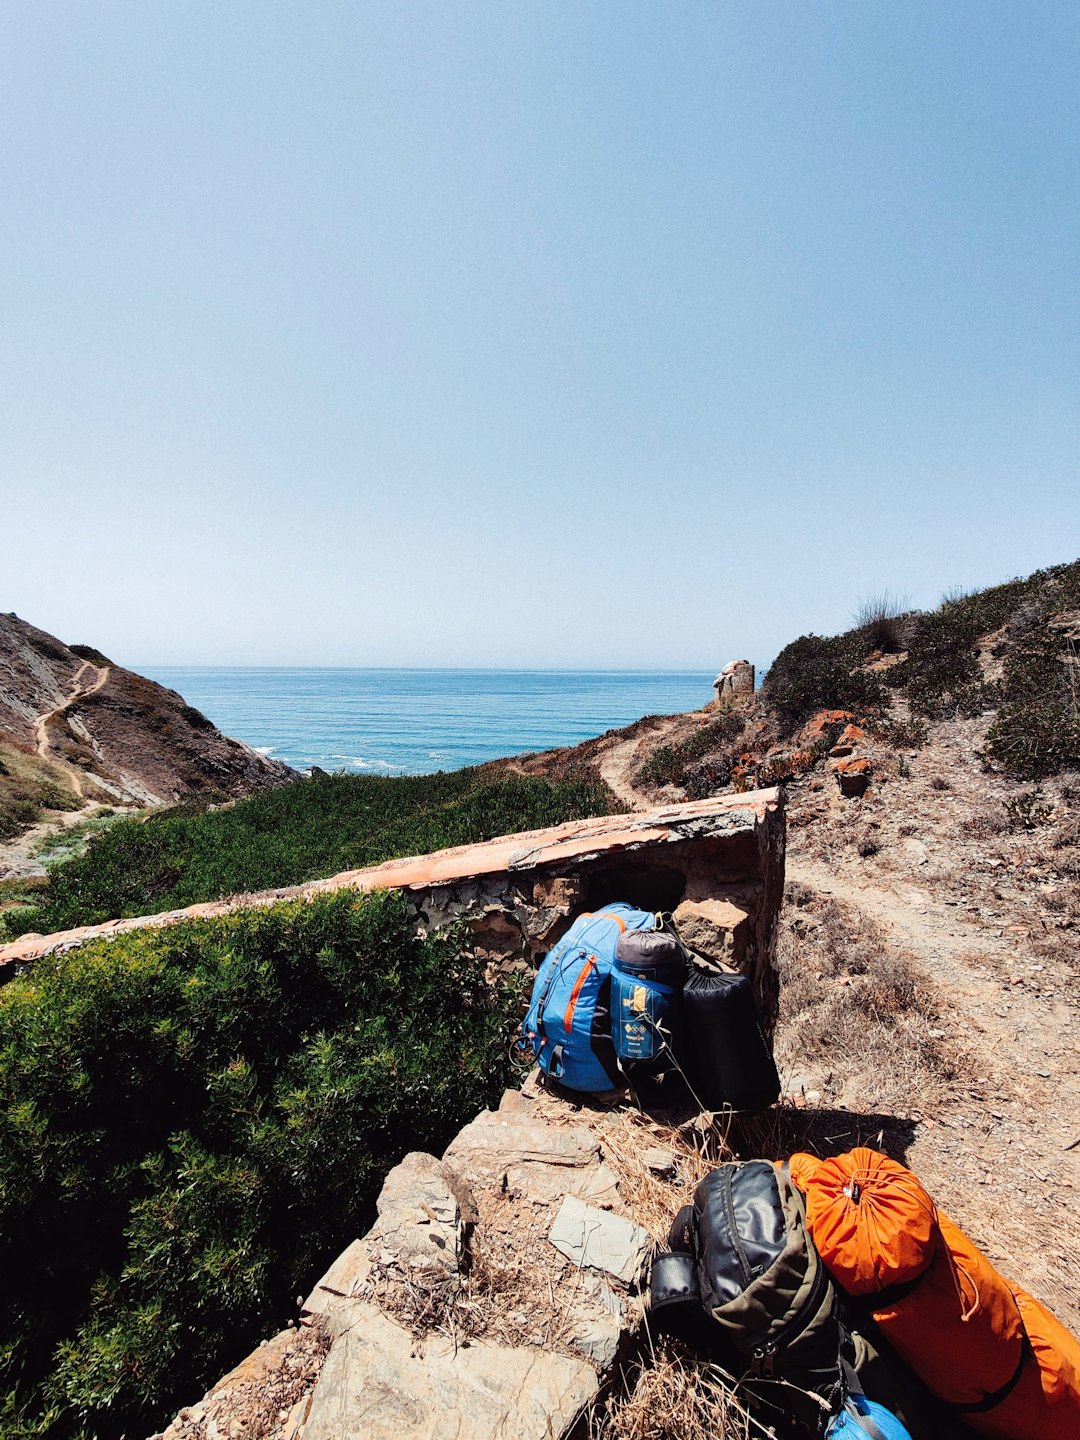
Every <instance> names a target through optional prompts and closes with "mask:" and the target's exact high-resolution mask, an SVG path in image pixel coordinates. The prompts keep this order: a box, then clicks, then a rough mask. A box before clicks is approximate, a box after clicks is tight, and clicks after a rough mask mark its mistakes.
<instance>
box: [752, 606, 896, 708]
mask: <svg viewBox="0 0 1080 1440" xmlns="http://www.w3.org/2000/svg"><path fill="white" fill-rule="evenodd" d="M870 649H871V646H870V644H869V641H868V639H867V637H866V635H865V634H864V632H863V631H862V630H849V631H848V632H847V633H846V634H844V635H836V636H833V637H832V638H827V637H825V636H822V635H802V636H800V637H799V639H798V640H793V641H792V643H791V644H790V645H787V646H785V647H784V649H783V650H781V651H780V654H779V655H778V656H777V657H776V659H775V660H774V661H773V663H772V665H771V666H770V667H769V672H768V674H767V675H766V676H765V680H764V682H763V684H762V692H763V696H764V699H765V703H766V704H767V705H768V706H769V708H770V709H771V710H773V711H774V712H775V713H776V715H777V716H778V718H779V719H780V721H781V722H782V723H783V724H784V725H785V726H787V727H789V728H795V727H796V726H799V725H802V724H805V722H806V721H807V720H809V719H810V717H811V715H813V714H814V712H815V711H816V710H852V711H855V712H856V713H860V714H864V713H865V712H867V711H872V710H874V709H877V708H878V707H880V706H881V705H882V703H883V701H884V699H885V691H884V690H883V688H882V685H881V681H880V680H879V679H878V677H877V676H876V675H874V674H871V673H870V672H868V671H866V670H862V669H860V668H859V667H860V666H861V665H862V663H863V661H864V660H865V659H866V657H867V655H868V654H869V652H870ZM896 668H900V667H899V666H898V667H896Z"/></svg>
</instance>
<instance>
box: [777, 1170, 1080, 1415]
mask: <svg viewBox="0 0 1080 1440" xmlns="http://www.w3.org/2000/svg"><path fill="white" fill-rule="evenodd" d="M791 1176H792V1179H793V1181H794V1182H795V1184H796V1185H797V1186H798V1187H799V1189H800V1190H802V1191H803V1192H804V1194H805V1196H806V1218H807V1226H808V1229H809V1231H810V1234H811V1237H812V1238H813V1241H814V1244H815V1245H816V1246H817V1249H818V1252H819V1253H820V1255H821V1258H822V1259H823V1260H824V1262H825V1265H826V1267H827V1268H828V1269H829V1271H830V1272H831V1273H832V1275H833V1277H834V1279H835V1280H836V1281H837V1283H838V1284H839V1285H840V1287H841V1288H842V1289H843V1290H844V1291H846V1292H847V1293H848V1294H849V1295H852V1296H857V1297H861V1298H862V1300H863V1302H864V1304H865V1305H866V1306H867V1307H868V1308H869V1310H870V1313H871V1314H872V1316H873V1318H874V1320H875V1321H876V1322H877V1325H878V1328H879V1330H880V1332H881V1335H882V1338H883V1339H885V1340H886V1341H887V1342H888V1344H889V1345H891V1346H892V1347H893V1349H894V1350H896V1352H897V1353H898V1354H899V1355H900V1356H901V1357H902V1358H903V1359H904V1360H905V1361H907V1363H908V1364H909V1365H910V1366H911V1368H912V1369H913V1370H914V1371H915V1373H916V1374H917V1375H918V1376H919V1378H920V1379H921V1380H922V1382H923V1383H924V1384H925V1385H926V1387H927V1388H928V1389H929V1390H930V1392H931V1393H932V1394H933V1395H935V1396H936V1397H937V1398H938V1399H939V1400H941V1401H942V1402H944V1404H946V1405H947V1406H948V1407H950V1409H952V1411H953V1413H954V1414H955V1415H956V1416H957V1418H958V1419H962V1420H963V1421H964V1422H965V1423H966V1424H967V1425H969V1426H970V1427H971V1428H972V1429H973V1430H977V1431H978V1432H979V1433H981V1434H984V1435H991V1436H997V1437H1000V1440H1006V1437H1007V1440H1029V1437H1030V1440H1078V1437H1080V1344H1078V1342H1077V1341H1076V1340H1075V1338H1074V1337H1073V1336H1072V1335H1070V1334H1069V1332H1068V1331H1067V1330H1066V1329H1065V1327H1064V1326H1063V1325H1061V1324H1060V1323H1059V1322H1058V1321H1057V1320H1055V1319H1054V1317H1053V1316H1052V1315H1051V1314H1050V1313H1049V1312H1048V1311H1047V1310H1045V1309H1044V1308H1043V1307H1042V1306H1041V1305H1039V1304H1038V1303H1037V1302H1036V1301H1034V1300H1032V1299H1031V1297H1030V1296H1028V1295H1025V1294H1024V1292H1023V1291H1016V1292H1014V1290H1013V1287H1012V1286H1010V1284H1009V1282H1008V1281H1007V1280H1005V1279H1004V1277H1003V1276H1001V1275H1000V1274H999V1273H998V1271H997V1270H996V1269H995V1268H994V1266H993V1265H991V1263H990V1261H989V1260H988V1259H987V1258H986V1256H985V1255H984V1254H983V1253H982V1251H981V1250H980V1249H979V1248H978V1246H977V1245H975V1244H973V1243H972V1241H971V1240H969V1239H968V1237H967V1236H966V1235H965V1234H964V1232H963V1231H962V1230H960V1229H959V1228H958V1227H957V1226H956V1225H954V1224H953V1223H952V1221H951V1220H950V1219H949V1218H948V1216H947V1215H943V1214H942V1213H941V1212H940V1211H939V1210H937V1208H936V1207H935V1205H934V1203H933V1201H932V1200H931V1198H930V1196H929V1195H928V1194H927V1193H926V1191H925V1190H924V1189H923V1187H922V1186H921V1185H920V1184H919V1181H918V1180H917V1179H916V1177H915V1176H914V1175H913V1174H912V1173H911V1171H910V1170H908V1169H907V1168H906V1167H905V1166H903V1165H899V1164H897V1162H896V1161H895V1160H890V1159H889V1158H888V1157H887V1156H885V1155H879V1154H877V1153H876V1152H875V1151H873V1150H868V1149H866V1148H864V1147H860V1148H858V1149H856V1150H851V1151H849V1152H848V1153H847V1154H846V1155H838V1156H836V1157H835V1158H833V1159H831V1160H818V1159H817V1158H816V1157H815V1156H812V1155H805V1154H799V1155H793V1156H792V1158H791Z"/></svg>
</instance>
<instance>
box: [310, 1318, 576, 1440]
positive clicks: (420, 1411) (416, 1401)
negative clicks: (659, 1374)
mask: <svg viewBox="0 0 1080 1440" xmlns="http://www.w3.org/2000/svg"><path fill="white" fill-rule="evenodd" d="M351 1322H352V1323H351V1324H350V1325H349V1327H348V1329H347V1330H345V1331H344V1332H343V1333H342V1334H341V1336H340V1337H339V1338H338V1340H337V1341H336V1343H335V1345H334V1348H333V1349H332V1350H331V1351H330V1354H329V1355H328V1356H327V1357H326V1361H325V1363H324V1365H323V1369H322V1374H321V1375H320V1376H319V1382H318V1384H317V1385H316V1387H315V1392H314V1394H313V1395H312V1398H311V1409H310V1411H309V1413H308V1419H307V1423H306V1425H305V1426H304V1440H345V1437H350V1436H356V1437H360V1436H363V1437H364V1440H560V1437H562V1436H563V1435H565V1434H566V1433H567V1431H568V1430H569V1429H570V1428H571V1426H572V1425H573V1424H574V1421H575V1420H576V1419H577V1417H578V1415H579V1414H580V1413H581V1411H582V1410H583V1408H584V1407H585V1406H586V1405H587V1404H588V1402H589V1401H590V1400H591V1399H592V1398H593V1396H594V1395H595V1394H596V1392H597V1389H598V1384H599V1382H598V1380H597V1376H596V1371H595V1370H594V1369H593V1367H592V1366H591V1365H590V1364H588V1362H587V1361H585V1360H572V1359H570V1358H568V1357H567V1356H564V1355H549V1354H546V1353H545V1352H544V1351H543V1350H538V1349H534V1348H533V1347H531V1346H520V1347H510V1346H506V1345H488V1344H477V1343H475V1342H474V1343H473V1344H471V1345H469V1346H467V1347H464V1346H460V1345H459V1346H458V1347H456V1348H455V1346H454V1345H453V1344H452V1342H451V1341H450V1340H448V1339H444V1338H443V1337H441V1336H439V1337H432V1338H430V1339H428V1340H426V1341H417V1340H414V1339H413V1337H412V1336H411V1335H410V1334H409V1332H408V1331H407V1330H404V1329H403V1328H402V1327H401V1326H400V1325H397V1324H395V1322H394V1321H392V1320H390V1319H388V1318H387V1317H386V1316H385V1315H383V1314H382V1312H381V1311H380V1310H378V1309H376V1308H375V1307H374V1306H372V1305H365V1304H354V1306H353V1311H352V1316H351Z"/></svg>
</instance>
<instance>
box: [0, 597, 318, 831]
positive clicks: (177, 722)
mask: <svg viewBox="0 0 1080 1440" xmlns="http://www.w3.org/2000/svg"><path fill="white" fill-rule="evenodd" d="M0 744H4V745H7V746H10V747H12V748H13V749H14V750H16V751H19V752H22V753H24V754H26V755H30V756H35V757H37V759H38V760H39V761H42V762H44V763H45V764H47V766H48V767H49V769H50V773H51V774H52V775H53V776H54V778H55V780H56V782H57V784H58V785H60V786H61V787H63V788H65V789H67V790H70V791H72V792H74V794H75V796H76V797H78V798H79V799H85V800H95V799H96V800H101V801H107V802H113V803H116V802H119V803H121V804H130V805H156V804H161V803H163V802H168V801H174V800H179V799H181V798H183V797H184V796H186V795H207V794H215V795H222V796H230V797H235V796H240V795H246V794H248V793H249V792H250V791H252V790H257V789H262V788H265V787H267V786H270V785H280V784H282V783H283V782H284V781H286V780H290V779H293V778H296V777H295V775H294V772H293V771H291V770H290V769H289V768H288V766H286V765H283V764H281V763H280V761H276V760H269V759H267V758H265V757H264V756H262V755H259V754H258V753H257V752H256V751H254V750H252V749H251V747H250V746H248V745H245V744H243V743H242V742H241V741H239V740H233V739H231V738H230V737H229V736H227V735H223V734H222V733H221V731H220V730H218V729H217V727H216V726H214V725H213V724H211V722H210V721H209V720H207V719H206V717H205V716H204V715H202V714H201V713H200V712H199V711H198V710H195V709H194V708H193V707H192V706H190V705H188V704H186V703H185V701H184V698H183V696H182V695H178V694H177V692H176V691H175V690H167V689H166V688H165V687H164V686H162V685H158V684H156V683H155V682H154V681H153V680H147V679H146V678H145V677H144V676H142V675H136V674H135V673H134V672H133V671H131V670H125V669H124V668H123V667H122V666H120V665H114V664H113V663H112V661H111V660H109V659H108V658H107V657H106V656H104V655H101V654H99V653H98V651H96V650H93V649H91V648H89V647H87V646H83V645H78V646H75V647H72V646H70V645H65V644H64V643H63V642H62V641H60V640H58V639H57V638H56V637H55V636H54V635H49V634H47V633H46V632H45V631H44V630H38V629H37V628H36V627H35V626H33V625H30V624H28V623H27V622H26V621H25V620H20V619H19V617H18V616H17V615H0ZM0 784H2V775H0Z"/></svg>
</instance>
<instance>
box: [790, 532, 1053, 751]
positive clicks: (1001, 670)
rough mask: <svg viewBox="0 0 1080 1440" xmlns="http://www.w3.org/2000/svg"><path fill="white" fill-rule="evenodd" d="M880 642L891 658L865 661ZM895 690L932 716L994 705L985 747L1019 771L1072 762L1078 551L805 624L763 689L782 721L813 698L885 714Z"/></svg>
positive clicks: (796, 721) (874, 656) (819, 705)
mask: <svg viewBox="0 0 1080 1440" xmlns="http://www.w3.org/2000/svg"><path fill="white" fill-rule="evenodd" d="M890 652H891V654H892V655H893V656H895V657H897V663H895V664H891V665H888V664H887V665H885V666H882V667H880V668H874V662H875V661H880V660H882V659H884V658H886V657H888V656H889V654H890ZM868 662H869V665H868ZM894 697H896V698H898V699H900V700H906V702H907V704H908V706H909V707H910V711H911V713H912V714H913V715H914V716H916V717H918V716H924V717H927V718H930V719H937V718H942V717H944V716H947V715H976V714H979V713H980V712H982V711H984V710H987V709H994V710H996V711H997V716H996V718H995V720H994V721H993V723H992V724H991V726H990V728H989V730H988V732H987V737H986V756H987V759H988V760H989V761H990V762H991V763H994V764H997V765H999V766H1000V767H1001V768H1002V769H1003V770H1005V771H1007V772H1008V773H1009V774H1012V775H1016V776H1018V777H1020V778H1022V779H1037V778H1040V777H1042V776H1045V775H1052V774H1055V773H1057V772H1058V771H1060V770H1063V769H1067V768H1071V767H1075V766H1080V560H1078V561H1074V562H1073V563H1072V564H1070V565H1057V566H1054V567H1053V568H1052V569H1049V570H1040V571H1037V572H1036V573H1035V574H1034V575H1029V576H1028V577H1027V579H1024V580H1011V581H1009V582H1008V583H1007V584H1004V585H995V586H994V587H993V588H991V589H989V590H982V591H979V592H978V593H976V594H973V595H958V596H952V597H949V598H947V599H945V600H944V601H943V602H942V604H941V605H940V606H939V607H938V609H936V610H932V611H928V612H921V611H912V612H910V613H906V614H904V613H895V612H894V613H887V612H879V613H877V614H873V615H871V616H869V617H868V618H867V620H866V623H864V624H861V625H858V626H856V627H855V628H854V629H853V630H849V631H847V632H846V633H845V634H843V635H836V636H832V637H829V638H826V637H823V636H820V635H803V636H801V637H800V638H799V639H798V640H795V641H793V642H792V644H790V645H788V646H787V647H786V648H785V649H784V650H782V651H781V652H780V654H779V655H778V656H777V657H776V660H775V661H774V663H773V665H772V667H771V668H770V670H769V673H768V675H767V676H766V679H765V685H764V689H763V699H764V701H765V703H766V705H767V706H768V707H769V709H770V710H771V711H772V712H773V714H774V715H775V716H776V717H777V719H778V721H779V723H780V725H781V726H782V727H783V728H784V729H786V730H787V731H791V730H793V729H795V728H797V727H798V726H799V725H801V724H802V723H803V722H804V721H806V720H807V719H809V718H810V716H811V715H812V714H813V713H814V712H815V711H816V710H819V709H843V710H852V711H855V712H856V713H858V714H859V715H861V716H862V717H864V718H869V717H872V716H874V715H877V716H878V717H882V718H883V717H885V716H886V715H887V713H888V711H889V709H890V704H891V701H892V699H893V698H894Z"/></svg>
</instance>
